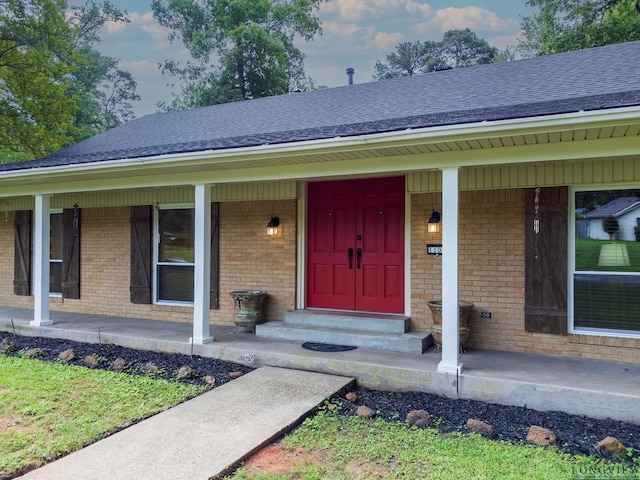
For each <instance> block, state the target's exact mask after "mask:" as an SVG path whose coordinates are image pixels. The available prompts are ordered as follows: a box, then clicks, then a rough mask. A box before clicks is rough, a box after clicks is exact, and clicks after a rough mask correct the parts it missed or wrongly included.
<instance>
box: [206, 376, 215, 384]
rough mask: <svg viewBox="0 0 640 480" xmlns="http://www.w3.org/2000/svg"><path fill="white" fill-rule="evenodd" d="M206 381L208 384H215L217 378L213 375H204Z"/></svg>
mask: <svg viewBox="0 0 640 480" xmlns="http://www.w3.org/2000/svg"><path fill="white" fill-rule="evenodd" d="M204 383H206V384H207V385H214V384H215V383H216V378H215V377H214V376H212V375H207V376H206V377H204Z"/></svg>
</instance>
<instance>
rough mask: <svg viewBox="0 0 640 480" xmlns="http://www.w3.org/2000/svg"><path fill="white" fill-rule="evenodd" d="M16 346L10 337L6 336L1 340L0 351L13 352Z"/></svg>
mask: <svg viewBox="0 0 640 480" xmlns="http://www.w3.org/2000/svg"><path fill="white" fill-rule="evenodd" d="M15 349H16V346H15V345H14V344H13V342H11V340H9V337H5V338H3V339H2V342H0V351H2V352H13V351H15Z"/></svg>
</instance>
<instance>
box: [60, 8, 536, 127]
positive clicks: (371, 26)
mask: <svg viewBox="0 0 640 480" xmlns="http://www.w3.org/2000/svg"><path fill="white" fill-rule="evenodd" d="M111 1H112V3H113V4H114V5H116V6H117V7H118V8H121V9H123V10H127V11H128V12H129V18H130V23H128V24H125V25H115V24H107V25H106V26H105V28H104V29H103V32H102V43H101V44H100V46H99V49H100V50H101V52H102V53H103V54H105V55H109V56H113V57H116V58H119V59H120V65H121V68H122V69H124V70H127V71H129V72H131V73H132V75H133V76H134V78H135V80H136V81H137V82H138V93H139V94H140V96H141V101H140V102H136V104H135V112H136V115H137V116H138V117H140V116H142V115H146V114H149V113H154V112H155V111H156V110H157V108H156V106H155V105H156V103H157V102H158V101H160V100H170V99H171V87H168V86H167V83H169V82H171V81H172V78H171V77H168V76H166V75H162V74H161V73H160V70H159V69H158V63H159V62H161V61H163V60H165V59H172V60H177V61H183V62H184V61H186V60H187V59H188V52H187V51H186V49H185V48H184V46H183V45H182V43H181V42H180V41H178V42H175V43H173V44H172V43H170V42H169V41H168V39H167V34H168V33H169V31H168V30H167V29H164V28H162V27H160V26H159V25H158V24H157V23H156V22H155V21H154V19H153V15H152V13H151V7H150V1H149V0H111ZM81 3H84V2H83V1H81V0H70V1H69V4H70V5H78V4H81ZM531 13H532V10H531V9H530V8H529V7H527V6H526V0H467V1H465V0H449V1H441V0H329V1H327V2H326V3H324V4H323V5H322V7H321V9H320V11H319V17H320V19H321V21H322V30H323V34H322V35H321V36H316V37H315V39H314V40H313V41H312V42H308V43H305V42H303V41H301V42H299V43H298V44H297V46H298V48H300V50H302V51H303V52H304V53H305V54H306V59H305V70H306V73H307V75H308V76H310V77H311V78H312V79H313V80H315V81H316V82H317V83H318V84H320V85H325V86H328V87H335V86H340V85H345V84H346V83H347V76H346V73H345V70H346V68H347V67H353V68H355V76H354V83H364V82H370V81H372V75H373V71H374V65H375V62H376V60H384V58H385V56H386V54H387V53H390V52H392V51H393V50H394V49H395V46H396V45H397V44H398V43H399V42H403V41H415V40H421V41H425V40H441V39H442V35H443V34H444V32H446V31H447V30H451V29H463V28H467V27H468V28H470V29H471V30H473V31H474V32H476V34H477V35H478V36H479V37H481V38H484V39H485V40H487V41H488V42H489V43H490V44H491V45H492V46H495V47H498V48H500V49H503V48H505V47H506V46H509V45H515V44H516V43H517V38H518V37H519V35H520V33H521V28H520V24H521V20H522V17H523V16H527V15H530V14H531Z"/></svg>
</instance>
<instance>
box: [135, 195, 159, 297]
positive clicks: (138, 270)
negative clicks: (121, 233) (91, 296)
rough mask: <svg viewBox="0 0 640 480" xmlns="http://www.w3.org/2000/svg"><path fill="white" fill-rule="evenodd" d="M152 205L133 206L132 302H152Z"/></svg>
mask: <svg viewBox="0 0 640 480" xmlns="http://www.w3.org/2000/svg"><path fill="white" fill-rule="evenodd" d="M152 213H153V207H152V206H151V205H143V206H133V207H131V284H130V286H129V292H130V294H131V303H151V245H152V237H153V235H152V230H153V227H152V218H153V216H152Z"/></svg>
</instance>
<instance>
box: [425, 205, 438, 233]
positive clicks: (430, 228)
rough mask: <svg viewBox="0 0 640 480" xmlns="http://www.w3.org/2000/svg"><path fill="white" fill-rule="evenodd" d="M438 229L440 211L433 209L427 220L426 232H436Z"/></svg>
mask: <svg viewBox="0 0 640 480" xmlns="http://www.w3.org/2000/svg"><path fill="white" fill-rule="evenodd" d="M439 231H440V212H436V210H435V209H433V212H432V213H431V216H430V217H429V221H428V222H427V232H429V233H438V232H439Z"/></svg>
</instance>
